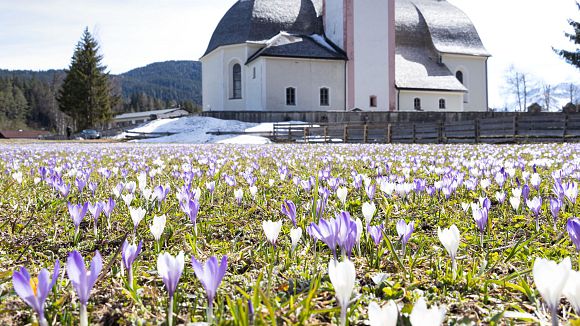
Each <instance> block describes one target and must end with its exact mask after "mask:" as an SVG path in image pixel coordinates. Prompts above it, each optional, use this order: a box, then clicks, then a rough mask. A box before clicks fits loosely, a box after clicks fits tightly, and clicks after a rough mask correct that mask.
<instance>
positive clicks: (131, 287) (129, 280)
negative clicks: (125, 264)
mask: <svg viewBox="0 0 580 326" xmlns="http://www.w3.org/2000/svg"><path fill="white" fill-rule="evenodd" d="M127 281H128V283H129V289H131V290H133V266H131V267H130V268H129V276H128V277H127Z"/></svg>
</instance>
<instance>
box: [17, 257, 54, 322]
mask: <svg viewBox="0 0 580 326" xmlns="http://www.w3.org/2000/svg"><path fill="white" fill-rule="evenodd" d="M59 270H60V262H59V261H58V259H57V260H56V262H55V264H54V269H53V272H52V277H51V275H50V273H49V272H48V270H46V268H43V269H42V270H41V271H40V273H38V277H37V278H31V277H30V274H28V271H27V270H26V268H24V267H21V268H20V270H17V271H15V272H14V274H12V285H13V286H14V291H16V293H17V294H18V295H19V296H20V298H21V299H22V300H24V302H26V304H28V305H29V306H30V307H32V309H34V311H35V312H36V313H37V314H38V322H39V324H40V325H41V326H48V322H47V320H46V318H45V317H44V304H45V302H46V298H47V297H48V294H49V293H50V290H51V289H52V287H53V286H54V284H55V283H56V280H57V279H58V272H59Z"/></svg>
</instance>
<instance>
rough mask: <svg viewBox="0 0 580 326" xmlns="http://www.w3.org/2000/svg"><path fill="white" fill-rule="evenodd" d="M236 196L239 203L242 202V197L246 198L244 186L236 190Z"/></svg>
mask: <svg viewBox="0 0 580 326" xmlns="http://www.w3.org/2000/svg"><path fill="white" fill-rule="evenodd" d="M234 198H235V199H236V201H237V202H238V205H240V204H241V203H242V199H243V198H244V191H243V190H242V188H238V189H236V190H234Z"/></svg>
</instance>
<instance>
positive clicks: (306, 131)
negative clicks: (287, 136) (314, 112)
mask: <svg viewBox="0 0 580 326" xmlns="http://www.w3.org/2000/svg"><path fill="white" fill-rule="evenodd" d="M304 142H305V143H309V142H310V140H309V139H308V127H306V128H304Z"/></svg>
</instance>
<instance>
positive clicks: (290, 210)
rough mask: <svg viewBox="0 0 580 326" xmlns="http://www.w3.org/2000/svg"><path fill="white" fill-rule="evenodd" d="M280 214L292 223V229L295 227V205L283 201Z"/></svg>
mask: <svg viewBox="0 0 580 326" xmlns="http://www.w3.org/2000/svg"><path fill="white" fill-rule="evenodd" d="M282 214H284V215H286V216H288V218H289V219H290V220H291V221H292V224H294V227H296V205H295V204H294V202H292V201H291V200H285V201H284V202H283V203H282Z"/></svg>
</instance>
